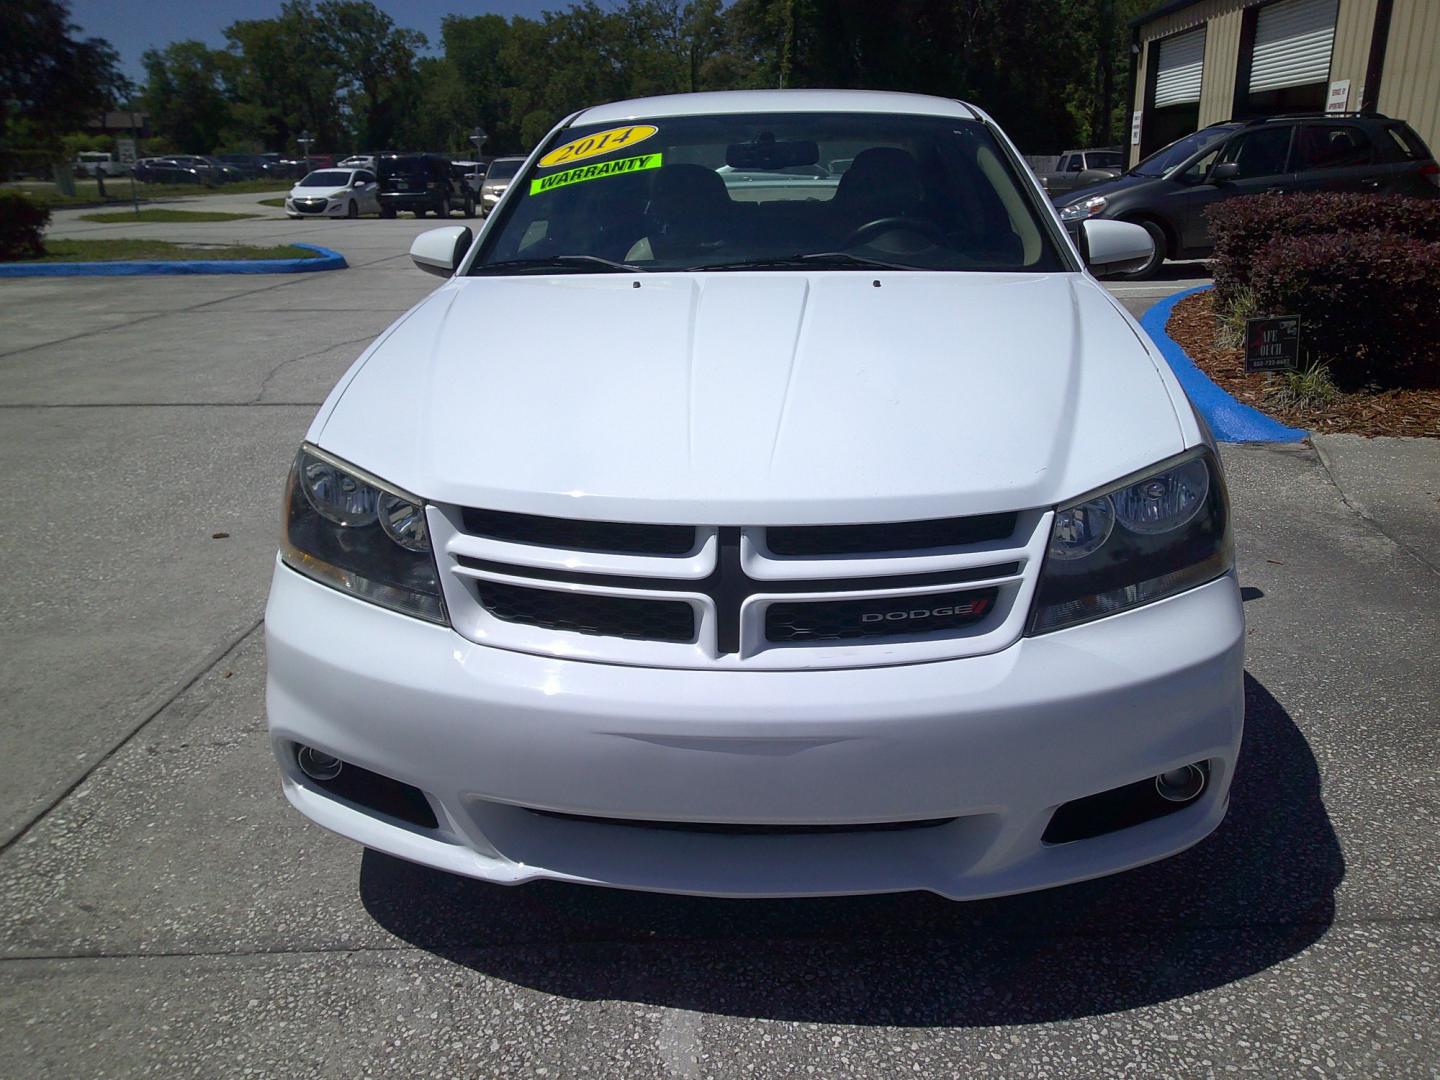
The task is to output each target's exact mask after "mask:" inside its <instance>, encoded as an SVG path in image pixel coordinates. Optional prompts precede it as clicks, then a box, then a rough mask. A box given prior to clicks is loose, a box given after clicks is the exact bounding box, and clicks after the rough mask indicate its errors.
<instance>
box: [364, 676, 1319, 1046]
mask: <svg viewBox="0 0 1440 1080" xmlns="http://www.w3.org/2000/svg"><path fill="white" fill-rule="evenodd" d="M1245 697H1246V731H1245V740H1244V746H1243V748H1242V753H1241V758H1240V763H1239V767H1238V769H1237V771H1236V775H1235V780H1234V783H1233V785H1232V788H1231V805H1230V812H1229V815H1228V816H1227V818H1226V821H1225V823H1224V824H1223V825H1221V827H1220V828H1219V829H1218V830H1217V831H1216V832H1215V833H1214V834H1213V835H1212V836H1211V837H1209V838H1208V839H1207V840H1205V841H1204V842H1202V843H1201V844H1199V845H1197V846H1196V847H1194V848H1192V849H1190V850H1189V851H1186V852H1184V853H1182V854H1180V855H1177V856H1175V857H1174V858H1171V859H1167V860H1164V861H1162V862H1159V863H1154V864H1152V865H1150V866H1146V867H1141V868H1139V869H1136V870H1132V871H1129V872H1127V873H1124V874H1119V875H1116V876H1113V877H1109V878H1103V879H1100V880H1097V881H1091V882H1085V883H1082V884H1078V885H1071V886H1067V887H1064V888H1059V889H1051V890H1047V891H1045V892H1039V893H1030V894H1026V895H1022V896H1014V897H1007V898H1002V899H997V900H985V901H976V902H971V903H953V902H950V901H946V900H943V899H940V898H938V897H936V896H933V895H930V894H925V893H907V894H899V895H889V896H865V897H845V898H834V899H815V900H713V899H705V898H696V897H677V896H663V895H656V894H647V893H632V892H624V891H620V890H610V889H599V888H587V887H583V886H572V885H563V884H558V883H552V882H543V883H534V884H530V885H526V886H523V887H520V888H506V887H503V886H495V885H487V884H485V883H483V882H478V881H473V880H470V879H467V878H460V877H456V876H453V875H450V874H446V873H443V872H440V871H435V870H430V869H427V868H424V867H421V866H416V865H413V864H410V863H407V862H404V861H402V860H399V859H395V858H392V857H390V856H387V855H382V854H380V853H378V852H374V851H367V852H366V853H365V855H364V858H363V860H362V864H361V871H360V897H361V900H362V902H363V903H364V905H365V908H366V910H367V911H368V912H369V913H370V914H371V916H372V917H373V918H374V919H375V920H376V922H377V923H379V924H380V925H381V926H382V927H384V928H385V929H387V930H389V931H390V932H391V933H393V934H395V935H396V936H397V937H399V938H401V939H402V940H404V941H406V942H409V943H410V944H412V945H414V946H416V947H417V948H420V949H424V950H427V951H429V952H431V953H434V954H436V955H438V956H441V957H444V958H446V959H448V960H451V961H453V962H454V963H456V964H460V965H463V966H465V967H468V968H471V969H473V970H475V971H477V972H480V973H483V974H485V975H488V976H492V977H495V978H500V979H505V980H507V981H509V982H512V983H515V984H518V985H521V986H526V987H529V988H532V989H535V990H539V991H543V992H545V993H548V994H555V995H560V996H562V997H569V998H575V999H582V1000H600V999H614V1000H623V1001H632V1002H639V1003H644V1004H648V1005H659V1006H668V1007H673V1008H677V1009H687V1010H694V1011H700V1012H709V1013H719V1014H724V1015H732V1016H744V1017H763V1018H770V1019H780V1020H799V1021H813V1022H819V1023H836V1024H885V1025H906V1026H976V1025H986V1026H988V1025H995V1024H1020V1023H1038V1022H1044V1021H1054V1020H1062V1019H1068V1018H1074V1017H1081V1016H1090V1015H1096V1014H1103V1013H1109V1012H1115V1011H1119V1010H1124V1009H1132V1008H1137V1007H1139V1006H1143V1005H1149V1004H1154V1003H1156V1002H1161V1001H1166V1000H1170V999H1173V998H1177V997H1181V996H1184V995H1187V994H1193V993H1196V992H1198V991H1202V990H1207V989H1211V988H1214V987H1217V986H1222V985H1224V984H1226V983H1230V982H1233V981H1235V980H1237V979H1241V978H1244V977H1245V976H1248V975H1253V974H1255V973H1256V972H1259V971H1262V970H1264V969H1265V968H1268V967H1270V966H1271V965H1273V964H1276V963H1279V962H1280V961H1282V960H1285V959H1287V958H1288V957H1291V956H1294V955H1295V954H1296V953H1298V952H1300V951H1301V950H1302V949H1304V948H1306V947H1307V946H1308V945H1310V944H1311V943H1313V942H1314V941H1315V940H1317V939H1318V938H1319V937H1320V936H1321V935H1322V934H1324V932H1325V930H1326V928H1327V927H1328V926H1329V925H1330V923H1331V921H1332V920H1333V917H1334V910H1335V905H1334V894H1335V889H1336V887H1337V886H1338V884H1339V883H1340V880H1341V879H1342V877H1343V876H1344V861H1343V859H1342V857H1341V853H1340V847H1339V844H1338V842H1337V840H1336V837H1335V833H1334V830H1333V829H1332V828H1331V825H1330V820H1329V818H1328V816H1327V815H1326V812H1325V808H1324V805H1323V803H1322V802H1321V797H1320V778H1319V773H1318V771H1317V768H1316V764H1315V759H1314V756H1313V755H1312V754H1311V752H1310V748H1309V746H1308V745H1307V744H1306V742H1305V739H1304V737H1303V736H1302V735H1301V733H1300V731H1299V729H1298V728H1297V727H1296V726H1295V723H1294V722H1293V721H1292V720H1291V718H1290V717H1289V715H1288V714H1287V713H1286V712H1285V709H1284V707H1283V706H1281V705H1280V703H1279V702H1277V701H1276V700H1275V698H1274V697H1272V696H1271V695H1270V693H1269V692H1268V691H1267V690H1266V689H1265V688H1264V687H1263V686H1261V685H1260V684H1259V683H1258V682H1257V681H1255V680H1254V679H1253V678H1251V677H1250V676H1249V675H1247V676H1246V680H1245Z"/></svg>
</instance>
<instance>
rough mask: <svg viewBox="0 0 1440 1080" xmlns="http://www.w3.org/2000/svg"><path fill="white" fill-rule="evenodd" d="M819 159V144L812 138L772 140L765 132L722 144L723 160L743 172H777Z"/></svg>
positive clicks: (772, 137)
mask: <svg viewBox="0 0 1440 1080" xmlns="http://www.w3.org/2000/svg"><path fill="white" fill-rule="evenodd" d="M819 160H820V148H819V146H818V145H816V144H815V143H814V142H811V141H809V140H796V141H794V142H776V141H775V136H773V135H770V134H769V133H768V132H767V133H766V134H764V135H761V136H760V138H758V139H756V140H755V141H754V142H748V143H731V144H730V145H729V146H727V147H726V148H725V164H726V165H729V166H730V167H731V168H732V169H741V170H743V171H745V172H778V171H779V170H781V169H788V168H793V167H795V166H798V165H814V164H815V163H816V162H817V161H819Z"/></svg>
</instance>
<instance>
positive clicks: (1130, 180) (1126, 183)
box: [1052, 173, 1160, 206]
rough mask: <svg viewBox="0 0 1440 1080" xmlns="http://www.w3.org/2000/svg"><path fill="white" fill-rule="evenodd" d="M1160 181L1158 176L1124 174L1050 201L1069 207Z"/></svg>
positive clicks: (1067, 192) (1074, 190)
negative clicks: (1099, 196) (1092, 197)
mask: <svg viewBox="0 0 1440 1080" xmlns="http://www.w3.org/2000/svg"><path fill="white" fill-rule="evenodd" d="M1158 179H1160V178H1159V177H1158V176H1136V175H1135V174H1134V173H1126V174H1125V175H1124V176H1117V177H1115V179H1113V180H1101V181H1100V182H1099V183H1097V184H1086V185H1084V186H1083V187H1077V188H1074V189H1073V190H1071V191H1066V192H1063V193H1061V194H1059V195H1056V196H1055V197H1054V199H1053V200H1052V201H1053V202H1054V203H1055V205H1056V206H1069V205H1070V204H1071V203H1073V202H1075V201H1077V200H1079V199H1088V198H1090V197H1091V196H1094V195H1110V194H1112V193H1113V192H1116V191H1124V190H1126V189H1127V188H1132V187H1138V186H1139V185H1141V184H1149V183H1152V182H1153V181H1155V180H1158Z"/></svg>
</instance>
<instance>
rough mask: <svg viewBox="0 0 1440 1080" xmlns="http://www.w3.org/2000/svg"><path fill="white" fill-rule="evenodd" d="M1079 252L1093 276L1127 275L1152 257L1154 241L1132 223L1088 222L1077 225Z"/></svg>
mask: <svg viewBox="0 0 1440 1080" xmlns="http://www.w3.org/2000/svg"><path fill="white" fill-rule="evenodd" d="M1080 252H1081V254H1083V255H1084V256H1085V263H1086V265H1087V266H1089V267H1090V270H1091V271H1092V272H1093V273H1095V274H1097V275H1099V274H1127V273H1130V272H1132V271H1135V270H1139V269H1140V268H1141V267H1143V266H1145V265H1146V264H1147V263H1148V262H1149V261H1150V260H1151V259H1152V258H1154V257H1155V241H1154V240H1152V239H1151V238H1150V234H1149V233H1148V232H1146V230H1145V228H1144V227H1143V226H1141V225H1136V224H1135V223H1134V222H1131V221H1110V220H1107V219H1106V218H1091V219H1089V220H1088V221H1082V222H1081V223H1080Z"/></svg>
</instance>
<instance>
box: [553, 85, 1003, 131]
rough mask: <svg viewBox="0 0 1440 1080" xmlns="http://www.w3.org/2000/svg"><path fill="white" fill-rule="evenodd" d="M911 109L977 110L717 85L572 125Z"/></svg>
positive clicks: (917, 100)
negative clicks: (724, 115) (723, 115)
mask: <svg viewBox="0 0 1440 1080" xmlns="http://www.w3.org/2000/svg"><path fill="white" fill-rule="evenodd" d="M792 112H836V113H846V112H848V113H856V112H874V113H911V114H920V115H925V116H951V117H954V118H956V119H958V120H978V119H980V117H981V114H980V112H979V110H977V109H975V108H973V107H971V106H969V105H966V104H965V103H964V102H963V101H956V100H954V99H952V98H942V97H932V96H930V95H929V94H904V93H899V92H896V91H891V90H718V91H713V92H711V93H704V94H667V95H665V96H663V97H648V98H633V99H631V100H630V101H616V102H612V103H610V104H609V105H596V106H594V107H593V108H589V109H585V110H583V111H581V112H580V113H578V114H577V115H576V116H575V118H574V119H573V120H572V121H571V123H572V124H607V123H619V122H622V121H625V120H642V119H643V120H654V119H658V118H662V117H668V116H710V115H715V114H718V113H792Z"/></svg>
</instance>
